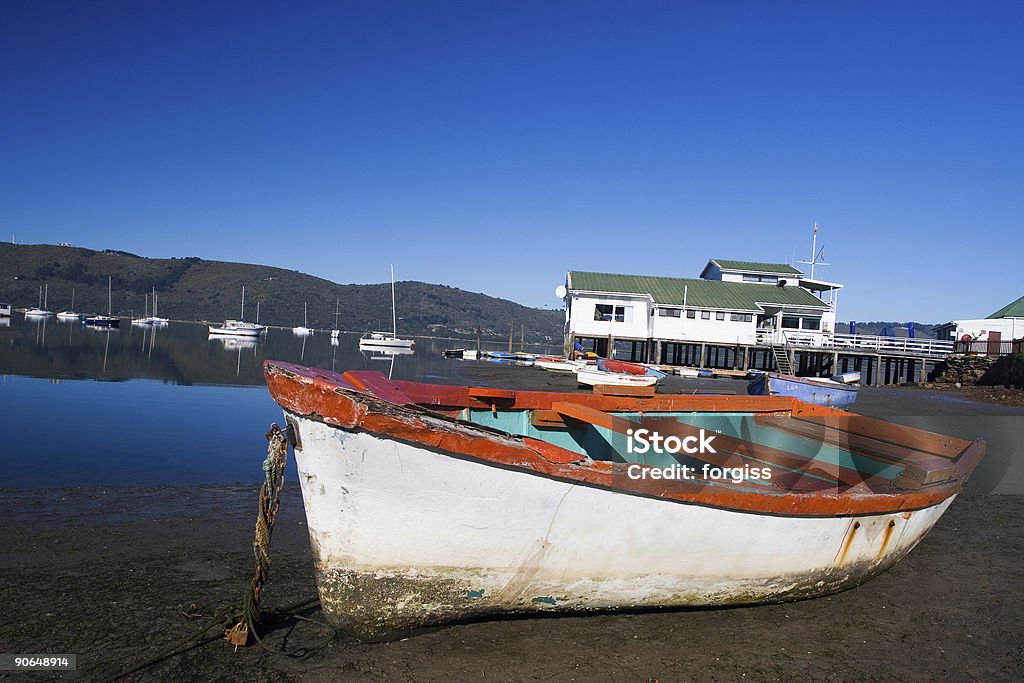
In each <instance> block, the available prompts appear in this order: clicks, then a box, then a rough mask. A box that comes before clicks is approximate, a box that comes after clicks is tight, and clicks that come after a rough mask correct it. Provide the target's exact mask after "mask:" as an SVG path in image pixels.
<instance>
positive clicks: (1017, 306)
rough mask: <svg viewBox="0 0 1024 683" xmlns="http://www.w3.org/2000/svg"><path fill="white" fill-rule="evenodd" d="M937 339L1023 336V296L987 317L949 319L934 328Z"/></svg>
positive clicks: (1012, 337)
mask: <svg viewBox="0 0 1024 683" xmlns="http://www.w3.org/2000/svg"><path fill="white" fill-rule="evenodd" d="M935 337H936V338H938V339H946V340H949V339H952V340H954V341H987V342H992V343H995V342H1000V341H1013V340H1016V339H1021V338H1022V337H1024V296H1022V297H1021V298H1019V299H1017V300H1016V301H1014V302H1012V303H1009V304H1007V305H1006V306H1003V307H1002V308H1000V309H999V310H998V311H996V312H995V313H993V314H992V315H990V316H989V317H987V318H981V319H975V320H951V321H950V322H948V323H946V324H945V325H939V326H938V327H936V328H935Z"/></svg>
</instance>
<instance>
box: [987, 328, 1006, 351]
mask: <svg viewBox="0 0 1024 683" xmlns="http://www.w3.org/2000/svg"><path fill="white" fill-rule="evenodd" d="M1002 337H1003V333H1002V332H989V333H988V355H990V356H998V355H999V346H1000V344H999V342H1001V341H1002Z"/></svg>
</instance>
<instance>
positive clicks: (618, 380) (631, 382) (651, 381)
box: [576, 368, 658, 387]
mask: <svg viewBox="0 0 1024 683" xmlns="http://www.w3.org/2000/svg"><path fill="white" fill-rule="evenodd" d="M576 381H577V382H579V383H580V384H586V385H588V386H592V387H593V386H597V385H609V384H610V385H614V386H620V387H652V386H654V385H655V384H657V383H658V378H657V377H652V376H650V375H630V374H627V373H621V372H604V371H603V370H598V369H597V368H579V369H578V370H576Z"/></svg>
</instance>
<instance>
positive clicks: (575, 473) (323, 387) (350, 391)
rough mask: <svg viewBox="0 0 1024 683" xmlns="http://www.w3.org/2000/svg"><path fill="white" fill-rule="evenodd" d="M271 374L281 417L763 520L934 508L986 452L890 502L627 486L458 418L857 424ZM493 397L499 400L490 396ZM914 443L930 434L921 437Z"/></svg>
mask: <svg viewBox="0 0 1024 683" xmlns="http://www.w3.org/2000/svg"><path fill="white" fill-rule="evenodd" d="M264 372H265V376H266V381H267V387H268V388H269V390H270V394H271V396H272V397H273V398H274V400H275V401H276V402H277V403H278V404H279V405H281V407H283V408H284V409H285V410H286V411H288V412H289V413H293V414H295V415H300V416H304V417H309V418H311V419H315V420H319V421H322V422H324V423H325V424H328V425H332V426H337V427H341V428H344V429H349V430H355V429H358V430H363V431H366V432H370V433H373V434H377V435H379V436H381V437H383V438H389V439H395V440H398V441H402V442H406V443H410V444H416V445H420V446H423V447H426V448H430V449H433V450H437V451H440V452H442V453H443V454H446V455H449V456H451V457H459V458H464V459H468V460H472V461H475V462H479V463H481V464H484V465H491V466H502V467H506V468H509V467H510V468H513V469H519V470H522V471H524V472H528V473H531V474H536V475H540V476H547V477H551V478H557V479H561V480H566V481H573V482H578V483H580V484H585V485H591V486H596V487H599V488H604V489H608V490H612V491H616V492H620V493H624V494H632V495H642V496H648V497H655V498H659V499H662V500H666V501H672V502H676V503H683V504H696V505H701V506H706V507H715V508H721V509H727V510H734V511H739V512H749V513H756V514H768V515H783V516H793V517H836V516H856V515H869V514H883V513H893V512H901V511H913V510H919V509H924V508H928V507H932V506H934V505H938V504H939V503H941V502H943V501H944V500H946V499H947V498H949V497H950V496H953V495H955V494H956V493H958V492H959V491H960V490H961V489H962V488H963V485H964V484H965V483H966V480H967V477H968V476H969V474H970V473H971V471H972V470H973V469H974V467H975V466H976V465H977V463H978V461H980V459H981V457H982V456H983V455H984V452H985V442H984V441H983V440H980V439H979V440H977V441H974V442H972V443H971V444H970V445H969V446H968V447H967V448H965V449H964V450H963V451H962V452H960V453H959V454H958V455H956V457H954V458H951V459H950V460H951V462H953V463H954V464H955V465H956V475H955V476H954V477H952V478H951V479H950V480H948V481H947V482H944V483H941V484H936V485H931V486H928V487H927V488H923V489H920V490H913V491H903V490H898V489H895V488H893V489H892V490H891V491H889V492H878V491H871V490H868V489H867V487H865V486H859V487H858V486H855V487H852V488H850V489H848V490H846V491H844V492H839V491H838V490H836V489H832V488H830V489H829V490H827V491H812V492H794V491H787V490H783V489H765V488H763V487H762V488H761V490H752V488H751V487H744V486H742V485H732V484H729V483H722V482H715V483H711V484H709V483H707V482H699V483H696V482H686V481H675V480H669V481H667V480H653V479H631V478H629V477H628V476H626V468H627V465H626V464H622V463H611V462H603V461H590V460H580V459H579V458H580V456H579V455H578V454H576V453H573V452H571V451H568V450H566V449H563V448H560V447H557V446H553V445H551V444H548V443H546V442H544V441H541V440H538V439H533V438H530V437H518V436H512V435H507V434H504V433H499V432H495V431H493V430H489V429H487V428H485V427H480V426H477V425H471V424H468V423H465V422H460V421H457V420H455V419H453V418H452V417H451V415H452V414H453V413H454V412H455V411H459V410H461V409H462V408H466V407H470V408H489V407H491V406H495V407H497V408H501V409H516V410H531V409H542V410H550V409H551V406H552V404H556V403H559V402H562V403H566V402H568V403H572V404H576V405H580V406H585V407H587V408H592V409H595V410H599V411H602V412H640V413H643V412H670V411H687V412H689V411H695V412H715V411H729V412H751V413H755V414H763V415H766V416H769V415H774V416H797V415H802V416H808V417H811V416H821V417H829V416H833V417H834V418H842V417H844V416H846V417H848V414H847V413H844V412H843V411H837V410H833V409H830V408H827V407H825V406H817V405H813V404H807V403H801V402H799V401H796V400H795V399H792V398H790V397H769V396H689V395H686V396H683V395H672V394H657V395H655V396H653V397H646V398H637V397H629V396H607V395H599V394H574V393H568V394H567V393H558V392H538V391H515V392H505V391H502V390H499V391H498V392H492V391H490V390H489V391H486V392H477V393H478V394H480V393H483V394H484V395H474V391H473V389H472V388H470V387H453V386H444V385H432V384H421V383H417V382H403V381H389V380H387V378H385V377H384V376H383V375H382V374H381V373H377V372H368V371H349V372H346V373H344V374H341V373H336V372H331V371H328V370H322V369H317V368H308V367H304V366H301V365H296V364H292V363H285V362H281V361H266V362H265V364H264ZM491 393H498V394H500V395H499V396H491V395H488V394H491ZM382 394H383V395H382ZM508 394H512V398H508V397H507V396H508ZM434 409H440V410H434ZM444 410H447V411H448V414H445V413H444ZM609 417H612V416H609ZM837 424H838V423H837ZM882 424H885V423H882ZM833 426H834V425H833ZM900 429H901V430H908V429H910V428H907V427H901V428H900ZM908 433H920V434H923V435H924V434H928V433H927V432H919V430H910V432H908ZM931 436H934V435H931ZM645 467H646V466H645Z"/></svg>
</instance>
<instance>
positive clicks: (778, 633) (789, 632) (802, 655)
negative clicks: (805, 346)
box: [0, 365, 1024, 681]
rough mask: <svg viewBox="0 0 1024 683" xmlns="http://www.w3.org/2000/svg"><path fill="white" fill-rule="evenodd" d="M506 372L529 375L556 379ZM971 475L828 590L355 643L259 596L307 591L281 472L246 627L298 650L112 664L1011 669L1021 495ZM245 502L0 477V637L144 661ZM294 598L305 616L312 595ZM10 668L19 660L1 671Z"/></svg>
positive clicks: (528, 672) (100, 674) (358, 675)
mask: <svg viewBox="0 0 1024 683" xmlns="http://www.w3.org/2000/svg"><path fill="white" fill-rule="evenodd" d="M471 367H472V370H470V369H469V368H470V366H467V375H468V376H467V380H470V381H476V382H479V383H483V382H485V381H488V380H495V379H500V380H502V381H505V382H506V383H507V382H508V380H509V378H510V377H512V376H513V369H506V368H489V367H485V366H482V365H473V366H471ZM516 370H520V372H518V373H515V374H518V375H519V376H520V377H523V378H526V377H529V378H530V380H531V381H532V382H533V384H535V385H536V383H537V381H538V379H540V380H541V382H542V383H544V382H547V383H551V382H553V383H555V384H559V385H560V383H562V382H563V381H569V380H562V379H560V378H555V379H553V380H549V379H548V378H547V376H540V375H535V374H533V373H532V371H531V374H530V375H526V374H525V373H524V372H522V371H521V370H522V369H516ZM552 377H554V376H552ZM524 381H526V380H524ZM714 386H715V387H716V388H718V389H722V388H723V387H726V386H727V385H726V384H722V383H721V382H717V381H716V383H715V384H714ZM686 387H687V388H689V389H690V390H695V389H696V388H698V387H695V385H693V384H687V385H686ZM558 388H564V387H561V386H559V387H558ZM670 388H672V387H670ZM674 388H675V389H679V388H680V387H678V386H677V387H674ZM857 407H858V409H859V410H861V411H863V412H865V413H869V414H885V413H890V414H903V415H913V414H928V415H936V416H938V417H939V419H944V418H943V416H946V417H948V419H953V418H955V417H963V416H995V417H1000V416H1002V417H1006V418H1009V419H1013V420H1015V421H1016V420H1019V419H1020V417H1021V416H1024V410H1022V409H1021V408H1014V407H1007V406H1000V405H993V404H987V403H975V402H972V401H966V400H963V399H961V398H955V397H954V399H953V400H950V399H949V398H948V396H945V395H939V394H938V393H937V392H931V391H927V390H921V389H909V388H887V389H877V390H870V389H866V390H864V391H863V396H862V397H861V399H860V400H859V401H858V405H857ZM926 411H927V412H926ZM988 457H989V458H993V461H996V460H998V458H999V454H993V453H990V454H989V456H988ZM253 458H254V461H255V460H256V459H257V458H260V459H262V454H256V453H254V454H253ZM1014 466H1016V465H1015V464H1011V466H1010V467H996V468H995V471H996V474H997V475H1007V473H1008V472H1010V471H1011V470H1012V469H1013V467H1014ZM1011 474H1012V473H1011ZM975 483H977V482H974V481H972V483H971V485H969V486H968V488H967V490H966V491H965V492H964V493H963V494H962V495H961V496H960V497H959V498H958V499H957V501H956V502H955V503H954V504H953V506H952V507H951V509H950V510H949V511H948V512H947V514H946V515H945V516H944V517H943V518H942V520H941V521H940V522H939V524H938V526H937V527H936V528H935V529H934V530H933V531H932V532H931V533H930V534H929V535H928V536H927V537H926V538H925V539H924V541H923V542H922V543H921V544H920V545H919V546H918V547H917V548H916V549H915V550H914V551H913V552H911V553H910V555H909V556H908V557H907V558H906V559H904V560H903V561H902V562H900V563H899V564H898V565H897V566H895V567H894V568H893V569H891V570H890V571H888V572H886V573H885V574H883V575H881V576H879V577H877V578H875V579H873V580H871V581H869V582H868V583H866V584H864V585H862V586H860V587H858V588H856V589H853V590H850V591H847V592H844V593H841V594H838V595H834V596H832V597H829V598H820V599H816V600H809V601H804V602H797V603H789V604H782V605H770V606H763V607H746V608H734V609H718V610H679V611H661V612H648V613H629V614H623V613H618V614H600V615H593V616H586V617H580V616H574V617H548V618H531V619H519V618H516V619H504V620H492V621H484V622H478V623H468V624H462V625H456V626H450V627H445V628H438V629H435V630H432V631H428V632H422V633H420V634H417V635H415V636H413V637H411V638H408V639H405V640H402V641H398V642H392V643H385V644H377V645H367V644H361V643H359V642H357V641H355V640H351V639H349V638H346V637H343V636H336V637H333V638H330V639H329V641H328V642H327V643H326V644H323V643H324V640H325V638H326V637H330V636H331V634H330V633H329V632H327V631H325V630H324V629H323V628H322V627H320V626H318V625H317V624H314V623H311V622H309V621H306V620H305V619H299V618H296V617H295V616H294V615H282V614H277V613H275V610H276V609H277V608H279V607H281V606H284V605H291V604H295V603H298V602H300V601H303V600H305V599H307V598H313V597H315V594H316V589H315V585H314V581H313V567H312V559H311V555H310V550H309V545H308V542H307V538H306V530H305V526H304V515H303V512H302V505H301V500H300V498H299V495H298V489H297V486H295V482H294V481H292V482H288V483H287V484H286V489H285V494H284V498H283V503H282V510H281V515H280V516H279V518H278V523H277V528H276V530H275V534H274V538H273V544H272V548H271V556H272V566H271V576H270V581H269V584H268V585H267V588H266V592H265V595H264V600H263V605H264V608H265V610H266V611H267V614H266V619H265V621H264V623H263V625H262V633H263V635H264V637H265V640H266V642H267V644H268V645H269V646H271V647H272V648H275V649H281V650H284V651H286V652H288V653H290V654H292V655H304V656H302V657H295V656H283V655H280V654H276V653H273V652H271V651H268V650H265V649H263V648H261V647H259V646H250V647H247V648H242V649H239V650H238V651H237V652H236V651H234V649H233V648H232V647H231V646H229V645H228V644H227V643H226V642H224V641H223V640H222V639H221V632H220V630H219V629H214V630H212V631H211V632H210V633H209V634H208V635H207V637H206V639H205V640H202V641H199V642H198V643H197V644H195V645H194V646H192V647H191V648H190V649H188V650H186V651H184V652H182V653H180V654H177V655H175V656H172V657H169V658H166V659H164V660H163V661H161V662H159V663H157V664H155V665H154V666H152V667H151V668H149V669H147V670H145V671H143V672H141V673H138V674H135V675H133V676H131V677H129V678H128V679H127V680H138V681H144V680H170V679H176V680H223V681H252V680H261V681H336V680H377V681H395V680H400V681H433V680H468V679H474V680H494V681H533V680H537V681H563V680H565V681H568V680H578V681H604V680H607V681H646V680H652V679H657V680H659V681H676V680H739V679H749V680H778V679H791V678H796V677H800V678H804V677H808V676H809V677H811V678H814V679H819V680H863V679H872V680H905V679H908V678H909V679H937V678H943V679H944V678H957V679H965V678H970V679H987V680H992V679H1004V680H1008V679H1019V678H1020V677H1021V676H1022V675H1024V638H1022V634H1021V620H1020V618H1019V614H1018V613H1019V609H1018V607H1017V604H1016V599H1015V598H1014V597H1013V596H1014V593H1013V590H1014V589H1013V586H1020V585H1024V565H1022V564H1021V562H1020V558H1021V557H1022V556H1024V495H1022V492H1021V491H1016V492H1015V493H1002V494H1000V493H993V492H992V491H996V490H1000V489H999V486H998V483H996V484H992V483H991V482H989V483H987V484H986V483H985V482H984V481H982V482H980V483H978V486H974V484H975ZM256 500H257V486H256V485H255V484H252V485H226V486H199V487H158V488H145V489H140V488H116V487H115V488H73V489H6V490H4V491H3V497H2V501H3V502H2V503H0V506H2V511H3V514H2V515H0V520H2V521H0V539H2V540H0V581H2V585H3V586H4V589H3V592H4V595H5V596H6V603H7V605H8V607H9V610H8V616H7V618H6V619H5V620H4V621H3V623H2V625H0V642H3V643H4V647H3V648H2V649H3V650H4V651H6V652H10V653H30V652H38V653H43V652H46V653H73V654H76V655H77V661H78V669H77V671H74V672H48V673H36V674H33V677H32V680H90V681H92V680H105V679H107V678H108V677H111V676H114V675H116V674H118V673H119V672H122V671H125V670H127V669H129V668H130V667H132V666H133V665H136V664H139V663H142V662H144V661H147V660H149V659H150V658H151V657H153V656H154V655H156V654H158V653H159V652H160V651H161V650H162V649H163V648H164V646H166V645H167V644H170V643H173V642H176V641H180V640H181V639H183V638H186V637H187V636H188V635H190V634H191V633H193V632H195V630H196V629H198V628H199V627H200V626H202V625H203V624H205V623H207V622H208V621H209V620H210V619H211V617H212V616H213V615H214V614H215V613H217V611H218V609H219V608H221V607H222V606H224V605H232V604H234V605H239V604H240V603H241V599H242V595H243V593H244V592H245V591H246V590H247V587H248V582H249V580H250V578H251V575H252V567H253V559H252V551H251V543H252V529H253V523H254V519H255V509H256ZM298 615H299V616H301V617H305V618H309V619H314V620H318V619H320V614H319V609H318V607H317V605H316V604H313V605H311V606H309V607H306V608H304V609H303V610H301V611H299V612H298ZM15 676H21V678H22V679H24V678H26V676H25V675H24V674H13V673H10V672H7V673H0V677H6V678H10V679H11V680H14V677H15Z"/></svg>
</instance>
